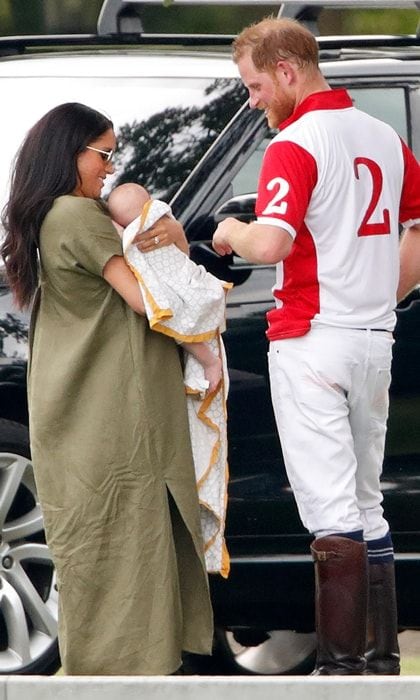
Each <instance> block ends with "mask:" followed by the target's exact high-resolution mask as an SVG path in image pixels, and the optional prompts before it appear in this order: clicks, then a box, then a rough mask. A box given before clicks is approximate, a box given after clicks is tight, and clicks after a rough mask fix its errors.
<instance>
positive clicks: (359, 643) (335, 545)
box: [311, 535, 368, 676]
mask: <svg viewBox="0 0 420 700" xmlns="http://www.w3.org/2000/svg"><path fill="white" fill-rule="evenodd" d="M311 551H312V556H313V559H314V562H315V618H316V633H317V644H318V651H317V660H316V665H315V670H314V671H313V674H312V675H315V676H334V675H340V676H350V675H351V676H354V675H356V676H358V675H363V673H364V671H365V668H366V659H365V655H364V654H365V647H366V626H367V603H368V572H367V554H366V545H365V544H364V543H363V542H355V541H354V540H352V539H350V538H348V537H340V536H338V535H329V536H327V537H320V538H318V539H316V540H314V542H313V543H312V545H311Z"/></svg>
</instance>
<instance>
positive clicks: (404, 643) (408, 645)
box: [398, 630, 420, 657]
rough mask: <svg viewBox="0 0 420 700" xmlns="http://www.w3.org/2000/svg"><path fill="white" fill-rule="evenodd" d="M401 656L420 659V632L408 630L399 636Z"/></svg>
mask: <svg viewBox="0 0 420 700" xmlns="http://www.w3.org/2000/svg"><path fill="white" fill-rule="evenodd" d="M398 640H399V643H400V650H401V656H402V657H405V656H407V657H408V656H410V657H412V656H419V657H420V632H417V631H416V632H413V631H411V630H407V631H406V632H402V633H401V634H400V635H399V638H398Z"/></svg>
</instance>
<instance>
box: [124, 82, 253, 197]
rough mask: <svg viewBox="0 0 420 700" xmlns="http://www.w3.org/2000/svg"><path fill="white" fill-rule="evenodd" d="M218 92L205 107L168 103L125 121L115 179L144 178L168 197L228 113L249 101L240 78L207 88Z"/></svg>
mask: <svg viewBox="0 0 420 700" xmlns="http://www.w3.org/2000/svg"><path fill="white" fill-rule="evenodd" d="M213 93H215V94H216V97H214V98H213V99H210V100H209V101H208V102H207V103H206V105H204V107H202V108H198V107H185V108H182V107H175V108H169V109H165V110H164V111H162V112H159V113H157V114H154V115H152V116H151V117H149V118H148V119H145V120H143V121H141V122H133V123H132V124H125V125H123V126H122V127H121V129H120V131H119V133H118V135H117V139H118V153H119V156H118V161H117V164H118V167H119V168H121V175H120V176H119V178H118V180H117V183H116V184H122V183H124V182H139V183H141V184H142V185H144V187H146V188H147V189H149V190H150V191H151V192H152V193H153V194H154V195H155V196H159V197H161V198H162V199H165V200H166V201H169V199H170V198H171V196H172V195H173V194H174V193H175V192H176V190H177V189H178V187H179V186H180V185H181V183H182V182H183V181H184V180H185V178H186V177H187V176H188V175H189V173H190V172H191V170H192V169H193V167H194V166H195V164H196V163H197V162H198V160H199V159H200V158H201V156H202V155H204V153H205V152H206V150H207V148H208V147H209V146H210V145H211V144H212V143H213V141H214V139H215V137H216V136H217V135H218V134H219V133H220V131H221V130H222V129H223V127H224V126H225V125H226V124H227V122H228V121H229V119H230V118H231V117H233V115H234V114H235V112H236V111H237V110H238V109H239V107H240V106H241V104H243V102H245V99H246V94H245V90H244V88H243V87H242V85H241V84H240V82H239V80H238V81H235V83H234V84H233V85H232V81H231V80H227V79H224V78H219V79H217V80H214V81H213V83H212V84H211V85H210V86H209V88H208V89H207V90H206V95H207V96H210V95H212V94H213Z"/></svg>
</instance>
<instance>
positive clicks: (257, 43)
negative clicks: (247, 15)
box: [233, 17, 318, 72]
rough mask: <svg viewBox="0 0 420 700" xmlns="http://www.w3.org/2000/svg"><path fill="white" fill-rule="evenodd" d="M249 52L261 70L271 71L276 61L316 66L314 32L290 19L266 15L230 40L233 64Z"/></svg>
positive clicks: (316, 47)
mask: <svg viewBox="0 0 420 700" xmlns="http://www.w3.org/2000/svg"><path fill="white" fill-rule="evenodd" d="M248 52H249V53H250V55H251V58H252V62H253V64H254V66H255V68H256V69H257V70H258V71H260V72H270V71H272V70H273V69H274V67H275V66H276V64H277V62H278V61H293V62H294V63H296V65H297V66H298V67H299V68H305V67H312V68H316V67H317V66H318V44H317V42H316V39H315V37H314V35H313V34H311V32H310V31H309V30H308V29H306V27H304V26H303V25H302V24H300V23H299V22H297V21H296V20H293V19H286V18H284V19H275V18H274V17H268V18H267V19H263V20H262V21H261V22H258V23H257V24H252V25H250V26H249V27H246V28H245V29H244V30H243V31H242V32H241V33H240V34H239V35H238V36H237V37H236V39H235V41H234V42H233V60H234V61H235V63H238V61H239V60H240V59H241V58H242V57H243V56H244V55H245V54H246V53H248Z"/></svg>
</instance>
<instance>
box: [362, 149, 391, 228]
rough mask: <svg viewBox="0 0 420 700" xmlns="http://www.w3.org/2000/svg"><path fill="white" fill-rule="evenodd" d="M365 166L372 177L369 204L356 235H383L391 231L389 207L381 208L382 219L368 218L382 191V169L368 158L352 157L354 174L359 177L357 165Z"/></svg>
mask: <svg viewBox="0 0 420 700" xmlns="http://www.w3.org/2000/svg"><path fill="white" fill-rule="evenodd" d="M362 165H363V166H365V167H366V168H367V169H368V170H369V173H370V175H371V177H372V195H371V198H370V202H369V206H368V208H367V209H366V212H365V215H364V217H363V219H362V223H361V224H360V227H359V230H358V232H357V235H358V236H383V235H387V234H389V233H391V226H390V220H389V209H383V210H382V221H378V222H375V223H373V222H372V221H370V218H371V216H372V214H373V212H374V211H375V209H376V205H377V204H378V201H379V197H380V196H381V192H382V182H383V177H382V171H381V169H380V167H379V165H378V164H377V163H375V161H374V160H371V159H370V158H355V159H354V174H355V176H356V178H357V179H359V166H362Z"/></svg>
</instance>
